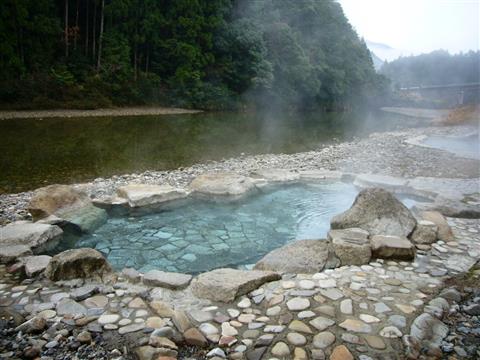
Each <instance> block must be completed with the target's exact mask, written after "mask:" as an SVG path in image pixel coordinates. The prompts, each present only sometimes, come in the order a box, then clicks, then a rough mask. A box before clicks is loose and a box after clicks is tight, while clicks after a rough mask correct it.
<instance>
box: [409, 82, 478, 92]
mask: <svg viewBox="0 0 480 360" xmlns="http://www.w3.org/2000/svg"><path fill="white" fill-rule="evenodd" d="M438 89H479V90H480V83H466V84H447V85H426V86H425V85H420V86H412V87H403V88H400V91H418V90H438Z"/></svg>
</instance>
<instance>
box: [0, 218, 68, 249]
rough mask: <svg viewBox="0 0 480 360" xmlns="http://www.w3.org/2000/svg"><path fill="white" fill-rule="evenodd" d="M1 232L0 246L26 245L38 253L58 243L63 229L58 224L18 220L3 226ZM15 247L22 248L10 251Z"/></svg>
mask: <svg viewBox="0 0 480 360" xmlns="http://www.w3.org/2000/svg"><path fill="white" fill-rule="evenodd" d="M0 234H1V236H0V247H3V246H15V245H24V246H27V247H28V248H30V249H31V250H32V251H33V252H34V253H38V252H42V251H44V250H47V249H49V248H51V247H53V246H55V245H57V244H58V241H59V240H60V239H61V237H62V234H63V230H62V229H61V228H59V227H58V226H56V225H49V224H39V223H32V222H28V221H16V222H13V223H10V224H7V225H5V226H2V227H1V228H0ZM15 249H16V250H20V248H14V249H12V248H10V249H9V251H10V252H11V251H13V250H15Z"/></svg>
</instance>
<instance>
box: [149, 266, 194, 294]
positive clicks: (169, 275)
mask: <svg viewBox="0 0 480 360" xmlns="http://www.w3.org/2000/svg"><path fill="white" fill-rule="evenodd" d="M191 280H192V275H188V274H181V273H174V272H165V271H159V270H150V271H149V272H147V273H145V274H144V275H143V283H144V284H145V285H151V286H160V287H164V288H167V289H172V290H177V289H184V288H186V287H187V286H188V284H190V281H191Z"/></svg>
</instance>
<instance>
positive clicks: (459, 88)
mask: <svg viewBox="0 0 480 360" xmlns="http://www.w3.org/2000/svg"><path fill="white" fill-rule="evenodd" d="M399 92H400V93H403V94H405V95H408V96H413V97H417V98H420V99H424V100H439V101H442V102H443V103H445V104H447V103H448V104H449V105H450V106H455V105H463V104H474V103H476V104H478V103H479V102H480V83H478V82H477V83H465V84H444V85H420V86H412V87H404V88H400V89H399Z"/></svg>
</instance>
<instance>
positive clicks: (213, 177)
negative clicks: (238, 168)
mask: <svg viewBox="0 0 480 360" xmlns="http://www.w3.org/2000/svg"><path fill="white" fill-rule="evenodd" d="M190 188H191V189H192V191H194V192H196V193H200V194H204V195H221V196H222V195H223V196H225V195H234V196H235V195H242V194H244V193H246V192H248V191H251V190H253V189H254V188H255V182H254V181H253V180H252V179H251V178H249V177H246V176H243V175H238V174H235V173H216V174H203V175H199V176H197V177H196V178H195V179H194V180H193V181H192V182H191V183H190Z"/></svg>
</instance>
